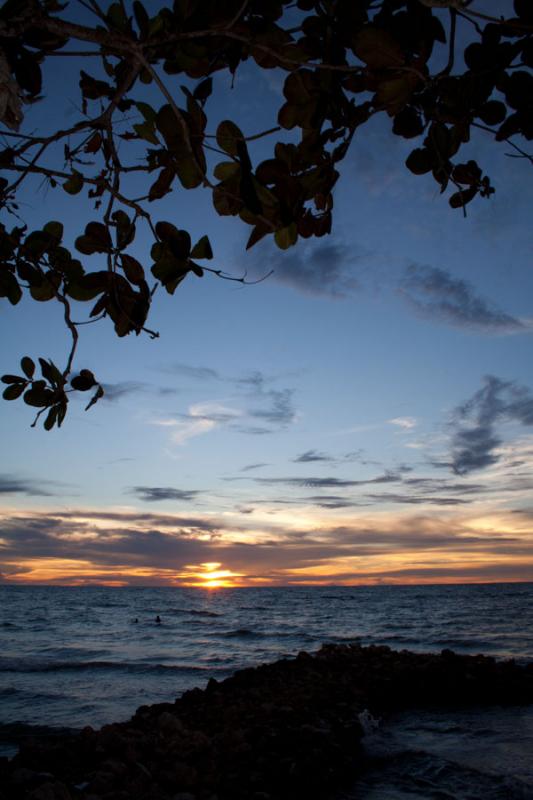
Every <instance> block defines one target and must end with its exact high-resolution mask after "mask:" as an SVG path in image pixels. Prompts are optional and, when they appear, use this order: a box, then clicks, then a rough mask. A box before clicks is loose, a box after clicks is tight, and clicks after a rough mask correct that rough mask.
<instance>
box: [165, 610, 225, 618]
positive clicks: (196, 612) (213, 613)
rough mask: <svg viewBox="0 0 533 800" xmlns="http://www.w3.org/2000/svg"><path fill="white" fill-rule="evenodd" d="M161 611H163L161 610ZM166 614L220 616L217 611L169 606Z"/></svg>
mask: <svg viewBox="0 0 533 800" xmlns="http://www.w3.org/2000/svg"><path fill="white" fill-rule="evenodd" d="M161 613H163V612H161ZM166 613H167V614H190V615H191V616H193V617H222V616H223V614H219V613H218V612H217V611H205V610H203V609H200V608H169V609H168V610H167V612H166Z"/></svg>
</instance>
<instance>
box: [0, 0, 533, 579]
mask: <svg viewBox="0 0 533 800" xmlns="http://www.w3.org/2000/svg"><path fill="white" fill-rule="evenodd" d="M475 7H476V8H478V9H480V10H487V9H488V10H490V7H491V3H488V2H487V3H483V2H481V0H478V2H476V3H475ZM76 14H77V18H78V19H79V20H80V21H84V12H83V11H77V12H76ZM461 35H463V33H461ZM50 61H52V62H53V63H51V64H50V65H49V66H47V68H46V70H47V71H46V72H45V92H44V94H45V97H44V99H43V100H42V101H41V103H37V104H36V105H35V106H32V107H30V108H28V109H26V124H27V125H28V127H29V128H30V129H31V128H32V127H33V128H36V129H37V128H38V129H39V130H41V129H45V130H51V128H50V125H51V124H55V125H58V126H68V125H71V124H72V123H73V122H74V121H75V119H76V114H77V110H76V109H77V108H78V107H79V89H78V87H77V77H76V73H75V71H74V70H73V69H71V70H65V62H64V59H59V58H58V59H50ZM168 81H169V86H170V87H171V88H172V90H173V91H175V92H178V93H179V83H180V79H179V78H178V79H176V78H173V77H169V78H168ZM214 84H215V89H214V93H213V97H212V98H211V99H210V100H209V101H208V104H207V107H206V111H207V113H208V118H209V124H208V130H210V131H211V132H214V130H215V129H216V126H217V124H218V123H219V122H220V121H221V120H223V119H233V120H235V121H236V122H237V123H238V124H239V125H240V126H241V128H242V129H243V131H244V132H245V134H246V135H247V136H248V135H252V134H254V133H256V132H259V131H261V130H264V129H267V128H270V127H272V125H273V124H275V119H276V109H277V108H278V107H279V104H280V92H281V89H282V84H283V73H281V71H278V70H270V71H268V72H267V71H260V70H258V69H256V68H254V66H253V65H252V64H247V65H245V66H244V67H243V68H241V69H239V71H238V72H237V76H236V80H235V85H234V87H233V88H231V85H230V79H229V78H228V76H227V75H216V76H215V80H214ZM58 86H59V87H60V92H58V91H57V88H56V87H58ZM47 87H54V88H53V89H52V90H50V88H49V89H48V93H47ZM143 91H145V92H146V93H147V94H146V99H149V98H151V99H153V97H151V96H150V91H152V90H150V89H148V88H145V89H144V90H143ZM157 102H159V100H158V101H157ZM161 102H162V101H161ZM160 104H161V103H160ZM51 111H52V112H53V113H51ZM390 129H391V122H390V120H388V119H387V118H386V117H385V116H384V115H380V116H378V117H376V118H374V119H373V120H372V121H371V122H370V123H369V124H368V125H367V126H364V127H363V128H361V129H360V131H359V132H358V133H357V135H356V136H355V138H354V142H353V144H352V148H351V150H350V152H349V154H348V156H347V157H346V159H345V161H344V162H343V163H342V168H341V178H340V180H339V182H338V184H337V186H336V188H335V190H334V199H335V210H334V226H333V232H332V234H331V235H330V236H329V237H324V238H321V239H315V240H313V241H310V240H308V241H304V242H299V243H298V245H297V246H296V247H295V248H292V249H290V250H288V251H285V252H282V251H280V250H278V249H277V248H276V247H275V246H273V245H272V244H271V243H270V242H268V241H262V242H260V243H259V244H258V245H257V246H256V247H254V248H253V249H252V250H251V251H249V252H248V253H245V249H244V248H245V243H246V239H247V236H248V234H249V231H248V229H247V227H246V226H244V225H243V224H242V223H240V222H239V221H237V220H235V219H233V218H228V217H225V218H219V217H218V216H217V215H216V213H215V212H214V211H213V208H212V204H211V199H210V195H209V192H208V190H207V191H205V190H202V189H198V190H194V191H190V192H187V193H185V192H184V191H181V192H177V193H173V194H171V195H167V197H165V198H164V199H163V200H161V201H159V203H158V205H157V209H156V208H154V215H155V218H156V219H167V220H169V221H173V222H174V223H175V224H176V225H177V226H178V227H180V228H186V229H187V230H189V231H190V232H191V235H192V238H193V241H194V240H195V238H196V239H197V238H199V237H200V236H201V235H203V234H208V236H209V238H210V241H211V244H212V246H213V250H214V253H215V258H214V260H213V262H212V265H213V267H215V268H217V269H218V268H220V269H223V270H225V271H227V272H228V273H231V274H232V275H235V276H241V275H243V274H244V273H245V272H246V273H247V275H248V277H249V278H250V279H254V278H261V277H263V276H265V275H267V274H268V273H270V272H271V271H272V274H271V275H269V276H268V277H267V278H266V279H265V280H264V281H262V282H260V283H258V284H256V285H250V286H243V285H241V284H239V283H234V282H228V281H223V280H220V279H217V278H215V277H214V276H205V277H204V278H202V279H198V278H196V277H195V276H194V275H190V276H189V277H188V278H187V279H186V280H185V281H184V283H183V284H182V285H181V286H180V287H179V289H178V290H177V291H176V294H175V295H174V296H173V297H170V296H168V295H166V294H165V293H164V292H163V291H162V290H159V291H158V292H157V293H156V296H155V301H154V305H153V310H152V316H151V319H150V327H152V328H155V329H156V330H157V331H158V332H159V333H160V337H159V338H158V339H156V340H151V339H149V338H148V337H142V336H141V337H138V338H137V337H134V336H129V337H126V338H124V339H118V338H117V337H116V336H115V335H114V333H113V330H112V325H111V323H110V322H109V321H108V320H105V321H104V322H102V323H99V324H98V325H93V326H87V327H85V328H82V329H80V331H81V333H82V337H81V344H80V347H79V352H78V356H77V363H78V365H79V368H82V367H85V368H89V369H92V370H93V371H94V372H95V374H96V375H97V377H98V378H99V380H101V382H102V383H103V385H104V388H105V391H106V394H105V397H104V398H103V399H102V400H101V401H100V402H99V403H98V404H97V405H96V406H94V407H93V408H92V409H91V410H90V411H88V412H85V411H84V410H83V403H82V400H79V401H76V400H73V402H72V403H71V404H70V405H71V408H70V410H69V413H68V415H67V418H66V420H65V423H64V425H63V427H62V428H61V429H60V430H57V429H54V430H53V431H51V432H46V431H44V430H43V429H42V428H41V427H36V428H31V427H30V425H31V422H32V420H33V416H32V410H31V409H30V408H28V407H27V406H24V405H23V404H22V403H16V402H13V403H6V402H2V405H1V415H0V437H1V441H2V442H3V448H2V450H3V463H2V465H1V467H0V495H1V497H0V501H1V503H0V580H1V581H2V582H6V583H12V584H28V583H34V584H35V583H38V584H43V583H46V584H48V583H53V584H73V585H80V584H94V583H96V584H101V583H105V584H109V585H118V586H119V585H169V586H182V585H187V586H190V585H198V586H205V587H213V588H215V587H217V586H256V585H257V586H263V585H295V584H296V585H297V584H379V583H385V584H394V583H439V582H444V583H456V582H483V581H490V582H493V581H531V580H533V502H532V500H531V498H532V496H533V494H532V492H533V471H532V467H533V362H532V358H531V352H532V346H533V307H532V300H531V298H532V297H533V272H532V269H531V262H532V252H533V250H532V245H533V233H532V228H531V224H530V223H531V212H530V209H531V200H532V189H531V165H529V164H528V163H527V162H525V161H523V160H521V159H517V158H512V157H510V149H509V147H508V146H507V145H505V144H498V145H497V144H495V143H494V142H492V141H491V140H490V138H486V135H485V134H484V133H483V132H478V135H476V136H474V137H473V138H472V142H471V143H470V145H468V146H467V147H465V151H464V156H465V158H464V159H463V160H467V158H468V157H477V159H478V161H479V163H480V164H481V165H482V167H483V168H484V171H485V172H486V173H488V174H489V175H490V176H491V179H492V184H493V185H494V186H495V188H496V193H495V195H493V197H492V198H491V199H490V200H485V199H481V198H479V199H476V200H475V201H474V202H473V203H471V204H470V205H469V206H468V213H467V216H466V219H465V218H463V216H462V213H461V211H458V210H453V209H451V208H450V207H449V205H448V203H447V200H446V197H442V196H440V195H439V193H438V190H437V188H436V184H435V182H434V181H433V180H432V178H431V177H428V176H422V177H415V176H413V175H412V174H411V173H409V171H408V170H407V169H406V167H405V165H404V161H405V158H406V157H407V155H408V154H409V152H410V151H411V150H412V149H413V146H414V145H413V141H407V140H404V139H400V138H399V137H396V136H393V135H392V133H391V132H390ZM290 137H291V134H290V133H288V132H283V131H282V132H281V133H277V134H274V135H273V136H272V137H266V139H262V140H260V141H259V142H258V143H257V144H256V146H255V149H254V150H253V151H252V157H253V160H254V163H257V161H258V160H260V159H261V158H265V157H267V156H266V154H267V153H268V152H269V148H272V147H273V145H274V143H275V141H277V140H280V141H290V140H291V138H290ZM522 144H523V143H522ZM526 146H527V143H526ZM213 163H216V161H215V162H213ZM20 214H21V215H22V216H23V217H24V219H25V221H26V222H27V223H28V225H29V226H30V228H38V227H39V226H40V225H42V224H44V222H46V221H48V220H49V219H64V220H65V224H66V237H67V242H70V243H72V242H73V241H74V239H75V238H76V236H78V235H79V234H80V233H82V232H83V228H84V226H85V224H86V222H87V221H88V220H89V219H97V218H98V217H97V215H96V214H95V212H94V210H93V209H92V207H91V205H90V204H89V203H88V201H86V200H83V199H82V200H80V201H78V198H72V197H70V196H69V195H67V194H65V193H64V192H62V191H61V189H56V190H49V191H45V190H44V189H43V188H42V187H40V185H39V182H35V183H33V184H28V188H27V189H26V191H25V193H24V195H23V196H22V202H21V207H20ZM12 222H13V220H8V224H11V223H12ZM150 244H151V242H150V237H149V232H148V231H145V230H142V229H141V228H139V231H138V234H137V237H136V239H135V242H134V243H133V245H132V247H131V249H130V251H129V252H130V253H131V254H132V255H134V256H135V257H136V258H138V259H139V260H140V261H141V262H142V263H144V264H149V263H150V260H149V248H150ZM99 258H101V257H100V256H92V257H91V260H90V261H89V263H90V264H92V265H94V266H96V267H97V266H98V259H99ZM82 311H83V309H81V310H80V313H81V312H82ZM0 325H1V326H2V327H1V332H2V335H1V343H0V366H1V371H2V372H16V371H17V369H16V367H17V365H18V362H19V359H20V358H21V357H22V356H24V355H29V356H31V357H33V358H34V359H36V358H37V357H38V356H46V357H52V358H53V359H54V360H57V362H58V363H62V362H63V361H64V360H65V359H66V356H67V354H68V349H69V339H68V335H67V331H66V329H65V327H64V324H63V323H62V312H61V308H60V306H59V304H57V307H54V304H53V303H43V304H38V303H35V302H27V301H24V302H22V303H21V304H20V305H19V306H17V307H15V308H13V307H11V306H9V305H8V304H7V303H6V302H5V301H4V302H3V303H2V316H1V317H0ZM82 399H84V398H82Z"/></svg>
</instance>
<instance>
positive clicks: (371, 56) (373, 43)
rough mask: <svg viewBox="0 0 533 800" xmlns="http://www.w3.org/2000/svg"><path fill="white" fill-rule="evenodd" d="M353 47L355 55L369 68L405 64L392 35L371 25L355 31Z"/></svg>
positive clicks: (398, 45)
mask: <svg viewBox="0 0 533 800" xmlns="http://www.w3.org/2000/svg"><path fill="white" fill-rule="evenodd" d="M353 49H354V52H355V54H356V56H357V57H358V58H360V59H361V61H364V63H365V64H367V65H368V66H369V67H371V69H383V68H384V67H401V66H402V65H403V64H405V56H404V54H403V51H402V48H401V46H400V44H399V43H398V42H397V40H396V39H395V38H394V36H392V35H391V34H390V33H388V31H385V30H383V29H382V28H376V27H374V26H373V25H365V27H364V28H361V30H360V31H358V32H357V34H356V35H355V38H354V42H353Z"/></svg>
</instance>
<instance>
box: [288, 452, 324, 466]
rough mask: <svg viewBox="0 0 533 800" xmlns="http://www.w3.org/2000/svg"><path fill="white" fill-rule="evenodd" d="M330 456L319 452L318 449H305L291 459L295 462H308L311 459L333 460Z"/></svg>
mask: <svg viewBox="0 0 533 800" xmlns="http://www.w3.org/2000/svg"><path fill="white" fill-rule="evenodd" d="M333 460H334V459H333V458H332V457H331V456H328V455H326V454H325V453H320V452H319V451H318V450H306V451H305V453H301V455H299V456H297V457H296V458H294V459H293V461H294V463H295V464H308V463H310V462H312V461H333Z"/></svg>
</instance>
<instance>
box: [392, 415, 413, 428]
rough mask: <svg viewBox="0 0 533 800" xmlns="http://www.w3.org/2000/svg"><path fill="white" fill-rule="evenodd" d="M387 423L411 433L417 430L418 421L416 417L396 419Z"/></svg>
mask: <svg viewBox="0 0 533 800" xmlns="http://www.w3.org/2000/svg"><path fill="white" fill-rule="evenodd" d="M387 422H388V423H389V425H396V427H398V428H401V429H402V430H403V431H411V430H413V428H416V419H415V418H414V417H394V419H388V420H387Z"/></svg>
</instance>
